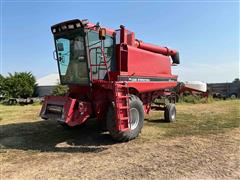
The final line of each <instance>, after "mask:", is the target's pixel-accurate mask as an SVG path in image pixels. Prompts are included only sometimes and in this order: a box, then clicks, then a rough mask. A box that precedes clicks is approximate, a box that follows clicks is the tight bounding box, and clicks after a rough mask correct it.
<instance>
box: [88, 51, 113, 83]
mask: <svg viewBox="0 0 240 180" xmlns="http://www.w3.org/2000/svg"><path fill="white" fill-rule="evenodd" d="M94 49H100V50H101V54H102V57H103V63H104V64H101V63H99V64H92V59H91V51H92V50H94ZM89 58H90V80H91V81H92V80H93V77H92V75H93V73H92V67H93V66H94V67H97V66H99V67H100V66H105V67H106V71H107V75H108V81H110V76H109V71H108V65H107V60H106V56H105V52H104V48H103V47H101V46H97V47H92V48H90V49H89ZM98 80H99V78H98Z"/></svg>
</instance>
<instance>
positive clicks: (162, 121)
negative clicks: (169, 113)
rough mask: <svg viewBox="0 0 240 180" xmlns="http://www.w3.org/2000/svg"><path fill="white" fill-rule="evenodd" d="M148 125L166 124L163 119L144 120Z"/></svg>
mask: <svg viewBox="0 0 240 180" xmlns="http://www.w3.org/2000/svg"><path fill="white" fill-rule="evenodd" d="M145 121H146V122H149V123H168V122H167V121H165V119H145Z"/></svg>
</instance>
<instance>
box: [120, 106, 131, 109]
mask: <svg viewBox="0 0 240 180" xmlns="http://www.w3.org/2000/svg"><path fill="white" fill-rule="evenodd" d="M128 108H129V107H128V106H122V107H119V109H128Z"/></svg>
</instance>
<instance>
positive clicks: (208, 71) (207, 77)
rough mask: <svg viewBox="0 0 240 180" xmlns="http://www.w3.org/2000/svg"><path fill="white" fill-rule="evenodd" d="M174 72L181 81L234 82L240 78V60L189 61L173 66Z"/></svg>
mask: <svg viewBox="0 0 240 180" xmlns="http://www.w3.org/2000/svg"><path fill="white" fill-rule="evenodd" d="M173 69H174V70H173V74H176V75H178V77H179V81H193V80H199V81H204V82H232V81H233V80H234V79H235V78H239V69H240V64H239V62H224V63H217V62H216V63H215V64H202V63H189V64H183V65H181V64H180V65H178V66H177V67H174V68H173Z"/></svg>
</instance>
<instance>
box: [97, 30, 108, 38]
mask: <svg viewBox="0 0 240 180" xmlns="http://www.w3.org/2000/svg"><path fill="white" fill-rule="evenodd" d="M106 32H107V31H106V29H105V28H100V29H99V39H100V40H105V38H106Z"/></svg>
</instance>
